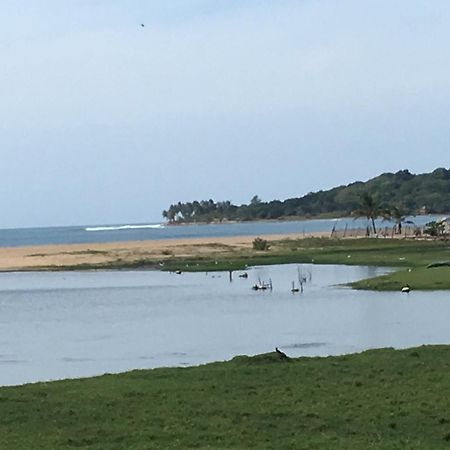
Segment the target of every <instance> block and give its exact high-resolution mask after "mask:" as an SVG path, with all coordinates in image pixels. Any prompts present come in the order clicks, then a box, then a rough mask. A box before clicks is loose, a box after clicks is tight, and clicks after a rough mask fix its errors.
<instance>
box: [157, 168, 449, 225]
mask: <svg viewBox="0 0 450 450" xmlns="http://www.w3.org/2000/svg"><path fill="white" fill-rule="evenodd" d="M370 208H372V209H373V210H374V211H375V212H377V213H378V215H377V217H379V216H385V215H387V216H389V217H391V219H392V220H395V221H397V222H398V221H399V220H400V219H401V217H404V216H406V215H415V214H418V213H431V214H445V213H449V212H450V170H448V169H445V168H439V169H436V170H434V171H433V172H431V173H425V174H419V175H415V174H412V173H410V172H409V171H408V170H401V171H399V172H396V173H384V174H382V175H379V176H378V177H375V178H372V179H370V180H368V181H366V182H360V181H358V182H355V183H351V184H349V185H346V186H338V187H335V188H333V189H329V190H326V191H318V192H310V193H308V194H306V195H304V196H303V197H296V198H290V199H287V200H284V201H280V200H272V201H269V202H263V201H262V200H261V199H260V198H259V197H258V196H256V195H255V196H254V197H253V198H252V199H251V200H250V202H249V203H248V204H242V205H239V206H238V205H234V204H232V203H231V202H230V201H228V200H227V201H219V202H215V201H213V200H212V199H209V200H201V201H193V202H186V203H182V202H178V203H176V204H172V205H170V206H169V208H168V209H167V210H165V211H163V213H162V215H163V217H164V218H165V219H166V220H167V221H168V222H170V223H196V222H207V223H208V222H221V221H227V220H232V221H235V220H237V221H248V220H264V219H283V218H291V217H314V216H320V215H326V214H332V215H333V216H336V217H339V216H340V217H343V216H350V215H354V216H358V215H360V216H365V217H367V218H368V220H372V218H371V217H369V216H367V214H366V213H367V211H368V209H370ZM364 211H366V213H364ZM400 224H401V220H400ZM400 226H401V225H400Z"/></svg>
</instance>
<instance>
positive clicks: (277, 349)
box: [275, 347, 289, 359]
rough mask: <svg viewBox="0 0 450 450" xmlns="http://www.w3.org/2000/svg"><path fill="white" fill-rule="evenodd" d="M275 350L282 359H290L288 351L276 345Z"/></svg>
mask: <svg viewBox="0 0 450 450" xmlns="http://www.w3.org/2000/svg"><path fill="white" fill-rule="evenodd" d="M275 351H276V352H277V354H278V356H279V357H280V359H289V357H288V356H287V355H286V353H284V352H282V351H281V350H280V349H279V348H278V347H275Z"/></svg>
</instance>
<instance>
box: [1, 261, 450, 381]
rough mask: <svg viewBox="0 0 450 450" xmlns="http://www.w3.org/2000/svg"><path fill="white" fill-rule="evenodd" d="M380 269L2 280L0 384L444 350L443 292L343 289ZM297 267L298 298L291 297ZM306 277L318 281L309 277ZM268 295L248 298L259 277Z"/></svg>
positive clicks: (288, 268) (446, 305)
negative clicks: (267, 359) (271, 357)
mask: <svg viewBox="0 0 450 450" xmlns="http://www.w3.org/2000/svg"><path fill="white" fill-rule="evenodd" d="M384 271H385V269H377V268H367V267H354V266H353V267H352V266H347V267H346V266H333V265H329V266H312V265H303V266H302V267H301V269H300V270H299V269H298V267H297V266H296V265H285V266H270V267H269V266H265V267H255V268H252V269H250V270H248V278H240V277H238V276H237V275H238V274H234V277H233V281H232V282H231V283H230V281H229V274H228V273H219V274H218V273H215V274H213V273H210V274H205V273H183V274H181V275H176V274H169V273H163V272H146V271H140V272H139V271H118V272H70V273H9V274H0V286H1V290H0V367H1V371H0V384H2V385H6V384H19V383H24V382H31V381H38V380H47V379H58V378H67V377H78V376H90V375H96V374H101V373H105V372H119V371H125V370H129V369H133V368H147V367H158V366H171V365H190V364H199V363H205V362H209V361H216V360H223V359H229V358H231V357H233V356H235V355H237V354H256V353H262V352H267V351H272V350H273V349H274V348H275V347H276V346H278V347H279V348H281V349H282V350H284V351H285V352H286V353H287V354H289V355H292V356H300V355H330V354H342V353H347V352H356V351H361V350H363V349H367V348H373V347H386V346H393V347H406V346H414V345H420V344H425V343H449V342H450V330H449V328H448V326H447V320H446V318H447V317H448V315H449V313H450V302H449V301H448V293H446V292H434V293H419V292H412V293H411V294H408V295H406V294H402V293H397V292H395V293H374V292H361V291H352V290H350V289H347V288H342V287H339V286H338V285H339V284H341V283H347V282H350V281H354V280H357V279H360V278H365V277H368V276H373V275H377V274H381V273H384ZM299 272H301V273H302V274H308V281H307V283H306V284H305V285H304V292H303V293H292V292H291V285H292V281H297V279H298V276H299ZM309 274H311V276H310V277H309ZM268 279H270V280H272V283H273V290H265V291H253V290H252V289H251V286H252V285H253V284H255V283H258V282H260V281H261V280H268Z"/></svg>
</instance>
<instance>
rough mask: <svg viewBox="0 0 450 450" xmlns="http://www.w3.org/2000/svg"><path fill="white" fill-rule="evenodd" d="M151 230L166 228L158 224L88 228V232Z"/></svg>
mask: <svg viewBox="0 0 450 450" xmlns="http://www.w3.org/2000/svg"><path fill="white" fill-rule="evenodd" d="M145 228H149V229H152V230H160V229H162V228H164V225H162V224H160V223H158V224H154V225H119V226H109V227H87V228H85V230H86V231H118V230H142V229H145Z"/></svg>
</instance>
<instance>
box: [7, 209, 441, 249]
mask: <svg viewBox="0 0 450 450" xmlns="http://www.w3.org/2000/svg"><path fill="white" fill-rule="evenodd" d="M436 218H437V216H417V217H413V218H409V219H410V220H411V221H413V222H414V223H415V224H416V225H418V226H423V225H424V224H425V223H427V222H429V221H431V220H435V219H436ZM366 225H367V221H366V220H365V219H357V220H354V219H352V218H342V219H330V220H296V221H271V222H239V223H227V224H209V225H179V226H168V225H165V224H161V223H154V224H152V223H149V224H117V225H84V226H73V227H47V228H15V229H0V247H15V246H27V245H47V244H76V243H95V242H124V241H139V240H157V239H184V238H202V237H226V236H258V235H265V234H286V233H297V234H302V233H311V232H325V233H331V231H332V230H333V229H335V230H343V229H345V228H346V227H348V228H364V227H365V226H366ZM376 226H377V228H380V227H381V228H384V227H388V226H390V227H392V223H390V222H386V221H382V220H377V221H376Z"/></svg>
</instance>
